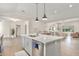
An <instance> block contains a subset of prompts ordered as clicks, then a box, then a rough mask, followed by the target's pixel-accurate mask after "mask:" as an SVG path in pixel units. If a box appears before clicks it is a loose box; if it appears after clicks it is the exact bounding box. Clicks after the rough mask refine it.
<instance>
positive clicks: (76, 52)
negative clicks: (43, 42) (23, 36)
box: [2, 38, 79, 56]
mask: <svg viewBox="0 0 79 59" xmlns="http://www.w3.org/2000/svg"><path fill="white" fill-rule="evenodd" d="M20 41H21V40H20V38H17V39H12V40H11V39H9V40H4V45H3V52H2V55H3V56H14V54H15V53H16V52H18V51H20V50H22V46H21V42H20ZM33 50H34V51H33V53H34V54H33V55H37V56H38V55H39V53H40V51H39V50H38V49H36V48H35V49H33ZM60 50H61V55H62V56H79V38H74V39H73V38H66V39H64V40H62V41H61V49H60ZM51 52H52V51H51Z"/></svg>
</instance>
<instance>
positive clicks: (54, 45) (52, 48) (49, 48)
mask: <svg viewBox="0 0 79 59" xmlns="http://www.w3.org/2000/svg"><path fill="white" fill-rule="evenodd" d="M46 55H47V56H59V55H61V52H60V41H54V42H51V43H48V44H47V45H46Z"/></svg>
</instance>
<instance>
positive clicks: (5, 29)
mask: <svg viewBox="0 0 79 59" xmlns="http://www.w3.org/2000/svg"><path fill="white" fill-rule="evenodd" d="M25 24H26V25H27V30H26V31H27V34H28V33H29V28H28V27H29V25H28V21H19V22H13V21H8V20H5V21H1V22H0V33H1V34H4V36H10V35H11V29H12V28H14V29H15V36H16V25H21V34H25Z"/></svg>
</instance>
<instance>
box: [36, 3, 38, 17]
mask: <svg viewBox="0 0 79 59" xmlns="http://www.w3.org/2000/svg"><path fill="white" fill-rule="evenodd" d="M36 17H38V3H36Z"/></svg>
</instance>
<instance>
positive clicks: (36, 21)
mask: <svg viewBox="0 0 79 59" xmlns="http://www.w3.org/2000/svg"><path fill="white" fill-rule="evenodd" d="M35 21H36V22H38V21H39V19H38V3H36V20H35Z"/></svg>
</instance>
